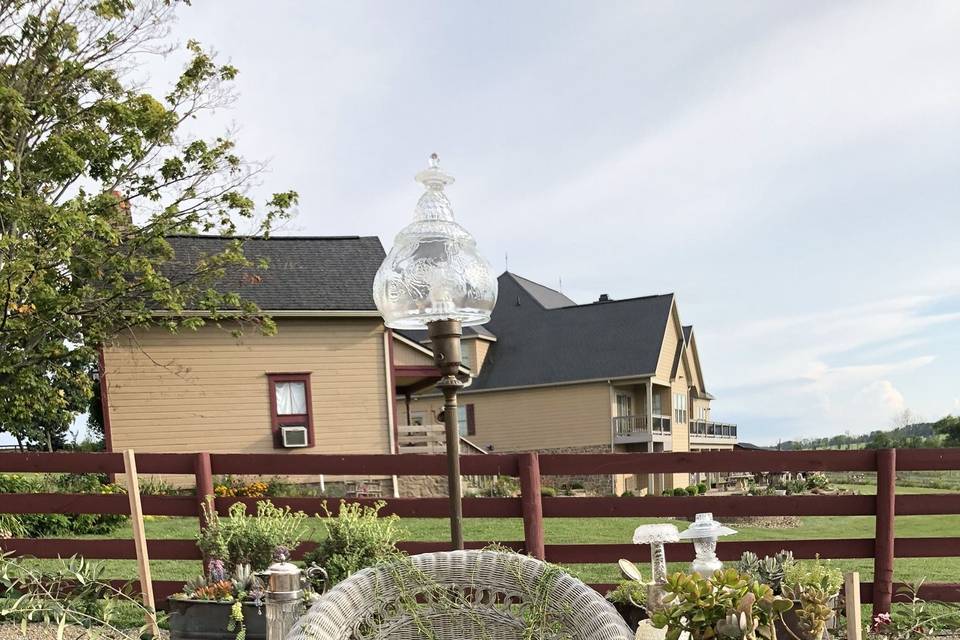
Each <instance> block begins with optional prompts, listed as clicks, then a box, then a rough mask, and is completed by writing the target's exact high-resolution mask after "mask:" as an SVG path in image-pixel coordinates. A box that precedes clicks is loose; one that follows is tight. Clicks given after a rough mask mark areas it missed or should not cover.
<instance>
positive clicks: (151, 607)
mask: <svg viewBox="0 0 960 640" xmlns="http://www.w3.org/2000/svg"><path fill="white" fill-rule="evenodd" d="M123 466H124V470H125V471H126V474H127V495H128V496H129V497H130V524H131V525H132V527H133V542H134V545H135V546H136V549H137V571H138V573H139V574H140V592H141V593H142V594H143V606H145V607H146V608H147V615H146V618H147V624H148V625H149V626H150V630H151V632H152V633H153V637H154V638H159V637H160V627H159V626H157V606H156V603H155V602H154V599H153V581H152V579H151V577H150V557H149V556H148V554H147V532H146V530H145V529H144V527H143V507H142V506H141V504H140V481H139V479H138V478H137V461H136V458H135V457H134V453H133V449H127V450H126V451H124V452H123Z"/></svg>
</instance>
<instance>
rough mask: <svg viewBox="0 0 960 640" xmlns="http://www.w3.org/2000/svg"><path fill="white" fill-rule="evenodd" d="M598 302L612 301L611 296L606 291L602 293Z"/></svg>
mask: <svg viewBox="0 0 960 640" xmlns="http://www.w3.org/2000/svg"><path fill="white" fill-rule="evenodd" d="M597 302H610V296H608V295H607V294H605V293H601V294H600V299H599V300H597Z"/></svg>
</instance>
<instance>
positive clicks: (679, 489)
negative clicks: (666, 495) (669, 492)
mask: <svg viewBox="0 0 960 640" xmlns="http://www.w3.org/2000/svg"><path fill="white" fill-rule="evenodd" d="M673 495H675V496H685V495H687V490H686V489H684V488H683V487H676V488H675V489H674V490H673Z"/></svg>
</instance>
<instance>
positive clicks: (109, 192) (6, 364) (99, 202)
mask: <svg viewBox="0 0 960 640" xmlns="http://www.w3.org/2000/svg"><path fill="white" fill-rule="evenodd" d="M174 5H175V1H174V0H166V1H164V0H142V1H139V0H138V2H136V3H134V2H133V1H132V0H99V1H90V0H7V1H5V2H3V3H2V4H0V388H2V389H3V392H2V393H0V416H2V427H3V428H4V429H8V430H17V429H19V431H18V433H22V434H23V435H24V437H25V438H28V440H31V441H32V440H36V438H35V436H37V435H38V434H37V433H35V432H33V431H31V429H36V428H41V429H42V430H43V431H44V433H45V434H46V437H43V438H41V440H45V441H46V442H47V443H48V444H49V443H51V442H52V441H53V440H54V439H55V438H54V436H55V433H56V431H57V430H58V429H59V428H60V427H59V426H57V425H59V424H61V422H60V420H61V418H62V415H61V414H59V413H57V412H59V411H61V410H63V411H71V410H72V411H76V410H78V409H76V407H77V406H78V404H77V403H76V402H74V400H75V398H74V397H73V392H74V391H76V392H77V393H79V394H80V396H81V397H83V398H86V397H88V396H89V392H90V385H89V382H87V383H84V382H83V379H84V377H85V376H86V379H87V380H89V377H88V375H87V373H88V372H89V370H90V369H91V368H92V367H93V364H94V360H95V357H94V356H95V353H96V349H97V347H98V346H99V345H101V344H103V343H105V342H107V341H109V340H110V339H111V338H112V337H114V336H116V335H117V334H118V333H120V332H123V331H126V330H129V329H133V328H135V327H139V326H142V325H145V324H150V323H158V324H162V325H163V326H165V327H166V328H168V329H170V330H174V331H175V330H179V329H182V328H196V327H198V326H200V325H202V324H203V323H204V322H205V321H215V322H220V321H221V320H224V319H227V318H229V319H230V327H234V328H235V327H246V326H250V325H251V324H252V325H253V326H255V327H256V328H257V329H259V330H261V331H263V332H266V333H270V332H272V331H273V330H274V326H273V324H272V322H271V321H270V319H269V318H266V317H264V316H263V315H262V314H261V313H260V312H259V310H258V309H257V308H256V307H255V306H254V305H252V304H250V303H249V302H246V301H244V300H242V299H241V298H240V297H239V296H238V295H236V294H235V293H232V292H223V291H219V292H218V291H217V290H216V289H215V288H213V287H212V286H211V285H212V283H214V282H215V281H217V280H218V279H219V278H222V277H223V275H224V273H225V272H226V270H227V269H228V268H239V267H241V266H251V265H249V263H248V261H247V260H246V259H245V258H244V255H243V239H242V237H239V236H237V234H238V231H239V226H238V225H241V224H242V225H244V226H245V227H248V228H245V229H244V230H245V231H247V232H248V233H251V234H261V235H267V234H268V233H269V231H270V228H271V227H272V226H273V224H274V223H275V222H276V221H277V220H278V219H279V218H281V217H283V216H286V215H287V214H288V212H289V210H290V208H291V207H292V206H293V205H295V203H296V199H297V196H296V193H294V192H292V191H287V192H281V193H276V194H274V195H273V196H272V197H271V198H270V199H269V200H268V201H267V202H266V203H265V206H262V207H260V208H257V207H256V206H255V204H254V202H253V201H252V200H251V199H250V198H249V197H247V196H246V195H245V193H244V190H245V187H247V186H248V185H249V183H250V180H251V178H252V177H253V176H255V175H256V174H257V173H258V172H259V171H260V167H259V166H258V165H254V164H250V163H247V162H245V161H243V160H242V159H241V158H240V157H239V156H238V155H237V153H236V151H235V149H234V142H233V140H232V139H231V137H230V136H229V135H221V136H211V137H208V138H204V137H196V136H192V135H189V134H188V133H187V132H186V131H184V126H183V125H184V123H186V122H195V121H196V120H197V119H198V118H202V117H203V116H204V115H206V114H209V113H210V112H211V111H213V110H215V109H217V108H219V107H222V106H224V105H226V104H228V103H229V102H230V101H231V100H232V94H231V93H230V90H229V84H230V82H231V81H232V80H233V79H234V77H235V75H236V73H237V70H236V69H235V68H233V67H232V66H229V65H220V64H218V63H217V62H216V61H215V60H214V59H213V57H211V56H210V55H209V54H208V53H206V52H205V51H204V50H203V49H202V48H201V46H200V45H199V44H198V43H196V42H192V41H191V42H189V43H188V45H187V49H188V52H189V61H188V63H187V64H186V67H185V68H184V70H183V72H182V74H181V75H180V76H179V78H178V80H177V81H176V83H175V84H174V85H173V86H172V87H171V88H170V90H169V92H167V93H166V95H164V96H162V97H155V96H153V95H151V94H149V93H148V92H146V91H144V90H143V89H142V88H141V87H140V86H138V85H137V84H135V83H134V82H133V81H131V79H130V76H129V72H130V70H131V69H133V68H135V67H136V65H137V63H138V61H139V60H140V59H141V57H142V56H144V55H151V54H158V53H166V52H167V51H169V50H171V46H170V45H169V44H167V43H166V42H165V40H166V37H167V35H168V31H169V22H170V20H171V19H172V17H173V11H174V9H175V6H174ZM134 214H136V218H137V224H134ZM197 231H199V232H205V233H218V234H221V235H226V236H231V237H233V238H234V240H233V241H232V242H230V243H228V246H227V248H226V249H225V250H223V251H221V252H219V253H216V254H211V255H206V256H202V257H201V258H200V259H199V260H197V261H196V262H195V263H194V264H189V265H184V264H177V265H176V268H175V269H174V268H172V265H173V262H172V258H173V256H172V255H171V253H172V252H171V249H170V245H169V244H168V243H167V242H166V240H165V239H164V238H165V236H167V235H170V234H173V233H184V232H197ZM257 266H259V267H265V266H266V265H257ZM188 309H190V310H198V311H200V312H202V313H204V314H206V317H202V316H199V315H196V314H193V315H189V314H183V313H182V312H183V311H185V310H188ZM160 311H163V312H166V315H164V316H163V317H162V319H158V314H157V312H160ZM81 371H82V372H83V375H81ZM60 391H63V392H64V395H63V398H64V400H63V402H54V403H53V404H54V405H55V407H56V410H55V411H53V410H52V409H50V402H51V400H53V401H56V400H57V398H58V397H60ZM80 404H81V405H82V403H80ZM48 410H50V411H53V413H52V414H51V413H50V412H49V411H48ZM14 416H16V417H14ZM31 422H33V423H35V424H33V425H32V426H31V424H30V423H31ZM43 425H45V426H43ZM28 434H30V435H28Z"/></svg>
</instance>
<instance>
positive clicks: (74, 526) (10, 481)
mask: <svg viewBox="0 0 960 640" xmlns="http://www.w3.org/2000/svg"><path fill="white" fill-rule="evenodd" d="M0 493H94V494H116V493H124V489H123V487H120V486H118V485H115V484H110V483H109V482H108V481H107V477H106V476H104V475H100V474H94V473H90V474H72V473H64V474H51V475H32V476H26V475H20V474H2V475H0ZM127 518H128V516H125V515H122V514H92V513H82V514H75V515H70V516H67V515H64V514H60V513H24V514H18V515H15V516H14V515H6V516H4V517H3V518H0V530H3V531H5V532H8V533H10V534H11V535H16V536H22V537H28V538H48V537H56V536H65V535H102V534H106V533H111V532H113V531H114V530H116V529H117V528H118V527H120V526H121V525H122V524H123V523H124V522H126V521H127Z"/></svg>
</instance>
